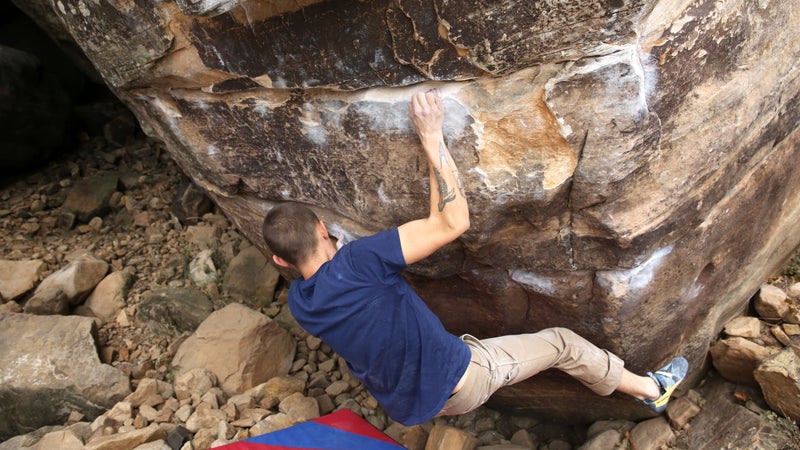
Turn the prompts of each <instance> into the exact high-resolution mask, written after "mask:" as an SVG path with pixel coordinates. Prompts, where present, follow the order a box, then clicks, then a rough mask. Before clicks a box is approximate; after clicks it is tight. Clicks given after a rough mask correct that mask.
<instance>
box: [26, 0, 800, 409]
mask: <svg viewBox="0 0 800 450" xmlns="http://www.w3.org/2000/svg"><path fill="white" fill-rule="evenodd" d="M16 3H18V4H19V6H20V7H21V8H22V9H23V10H25V11H26V12H28V13H29V14H30V15H32V16H34V17H39V18H40V19H39V21H40V22H41V23H43V24H45V26H46V27H47V29H48V30H50V31H51V33H52V34H53V35H54V36H55V37H57V38H58V39H59V41H60V42H64V41H65V40H66V37H68V36H71V37H72V38H73V39H74V40H75V41H77V42H78V44H79V47H80V48H82V49H84V50H85V52H86V55H87V57H88V58H89V59H90V60H91V61H92V63H93V64H94V66H95V67H97V70H98V71H99V73H101V74H102V76H103V78H104V80H105V81H106V83H107V84H108V85H109V86H110V87H111V88H112V89H113V90H114V92H115V94H117V95H118V96H119V97H120V98H122V99H123V100H124V101H125V102H126V103H127V104H128V106H130V107H131V109H132V110H133V111H134V113H135V114H136V116H137V118H139V119H140V120H141V121H142V122H143V125H144V126H145V128H146V129H148V130H150V132H151V134H153V135H154V136H157V137H159V138H160V139H162V140H163V141H164V142H165V145H166V148H167V149H168V151H169V152H170V153H171V154H172V155H173V157H174V159H175V160H176V161H177V162H178V165H179V166H180V167H181V168H182V169H183V170H184V171H185V172H186V173H187V175H188V176H189V177H190V178H191V179H192V181H193V182H195V183H197V184H198V186H201V187H202V188H203V190H204V191H206V192H207V193H208V195H209V196H210V197H211V198H212V199H213V200H214V201H215V203H216V204H217V205H218V206H219V208H220V210H222V211H223V212H225V214H226V215H227V216H229V217H231V218H232V220H233V222H234V223H235V224H236V225H237V227H238V228H239V229H240V231H241V233H242V234H243V235H245V237H246V238H247V239H249V240H250V241H251V242H253V243H255V244H256V245H261V246H262V250H266V249H264V248H263V244H261V239H260V225H261V222H262V219H263V216H264V213H265V212H266V211H267V210H268V209H269V207H270V205H271V204H273V203H274V202H279V201H287V200H294V201H300V202H304V203H307V204H310V205H313V206H314V207H316V208H317V210H318V211H319V213H320V215H321V217H322V218H323V219H324V220H326V221H327V223H329V224H330V228H331V230H332V231H335V229H338V230H340V231H343V232H346V233H347V234H348V235H349V236H352V237H356V236H361V235H366V234H371V233H373V232H375V231H377V230H380V229H385V228H389V227H392V226H396V225H397V224H400V223H403V222H405V221H407V220H410V219H414V218H418V217H421V216H423V215H424V214H425V213H426V211H427V207H428V186H427V181H426V180H427V171H428V169H427V167H426V164H425V162H424V160H423V159H422V156H421V154H420V151H419V144H418V140H417V138H416V136H415V133H414V131H413V129H412V127H411V124H410V122H409V121H408V119H407V115H406V106H407V101H408V97H409V95H410V93H411V91H413V90H417V89H419V90H423V89H428V88H429V87H430V86H433V84H429V83H427V82H429V81H436V82H437V83H436V84H435V86H438V87H440V88H441V90H442V92H443V94H444V97H445V101H444V106H445V108H446V111H447V118H446V121H445V137H446V141H447V143H448V146H449V147H450V148H451V150H452V152H453V156H454V159H455V161H456V163H457V164H458V165H459V168H460V172H461V173H462V175H463V181H464V187H465V190H466V192H467V194H468V196H469V199H470V202H471V211H472V218H471V223H472V229H471V230H470V231H469V232H468V233H467V234H465V235H464V236H463V237H462V238H461V239H459V240H458V241H457V242H455V243H453V244H452V245H449V246H448V247H447V248H444V249H442V250H441V251H440V252H437V254H436V255H434V257H433V258H430V259H428V260H427V261H424V262H422V263H420V264H415V265H414V267H411V268H410V269H409V274H408V276H409V278H410V279H411V280H412V283H413V284H414V286H415V287H416V288H417V289H418V290H419V291H420V292H421V294H422V295H421V296H422V297H423V298H424V299H425V300H426V301H427V302H428V303H429V304H430V305H431V307H432V309H433V310H434V311H436V312H438V313H441V314H442V316H443V320H444V322H445V325H446V326H447V327H448V329H450V330H451V331H453V332H454V333H456V334H460V333H464V332H470V333H472V334H475V335H481V336H491V335H497V334H506V333H519V332H528V331H535V330H538V329H541V328H544V327H545V326H548V325H551V324H553V323H563V324H569V325H570V327H571V328H573V329H575V330H576V331H577V332H579V334H582V335H584V336H585V337H587V338H588V339H589V340H591V341H594V342H597V343H599V344H601V345H602V346H604V347H608V348H609V349H610V350H612V351H614V352H615V353H617V354H618V355H620V356H622V357H623V359H625V360H626V363H627V365H628V366H629V367H634V368H638V369H643V370H649V369H650V368H652V367H654V366H656V364H657V363H658V362H660V361H663V360H664V359H665V358H666V357H667V356H669V355H673V354H676V353H681V354H685V355H686V356H687V358H688V359H689V360H690V367H692V368H693V369H692V373H690V379H693V378H695V377H697V375H698V373H699V370H701V369H700V368H701V367H702V365H703V364H702V362H703V361H704V358H705V356H706V354H707V348H708V346H709V345H710V343H711V342H713V341H714V340H715V339H716V338H717V336H718V333H719V331H720V330H721V328H722V326H723V319H727V318H729V317H732V316H733V315H734V314H735V313H736V312H737V311H741V310H742V308H743V307H744V306H745V305H746V303H747V301H748V300H749V299H750V297H751V296H752V295H753V294H754V293H755V292H756V291H757V290H758V287H759V285H760V284H761V283H762V281H763V280H764V279H766V278H767V275H768V274H772V273H775V272H776V269H777V268H778V266H779V265H780V264H782V262H783V261H784V260H785V259H786V257H788V256H789V255H790V253H791V252H792V251H793V250H794V249H795V248H796V247H797V245H798V243H800V220H798V217H799V216H800V198H798V196H797V195H796V192H797V187H798V186H800V173H798V171H796V170H794V167H793V166H794V165H793V164H792V162H793V161H796V160H797V159H798V154H799V153H800V133H798V123H800V108H797V107H796V105H797V102H798V98H800V87H799V86H800V76H798V73H797V71H796V67H795V62H796V61H797V60H798V58H799V57H800V48H798V46H796V45H794V44H795V43H796V42H797V40H798V36H800V30H798V27H795V26H792V22H791V18H793V17H797V16H798V15H799V14H800V11H798V8H800V5H798V4H797V2H796V1H795V0H772V1H769V2H767V1H759V2H749V3H746V4H741V5H740V4H737V5H736V7H731V4H730V3H729V2H719V1H713V0H698V1H697V2H682V3H680V4H679V5H678V4H676V2H670V1H667V0H648V1H632V2H597V1H593V0H579V1H575V2H562V3H558V4H551V3H547V2H520V1H516V0H503V1H498V2H481V3H476V2H469V1H467V0H450V1H447V2H436V4H431V3H426V2H409V1H402V2H390V1H370V2H362V1H356V0H346V1H342V2H319V3H313V4H305V3H303V4H299V3H294V2H288V3H286V2H284V3H281V4H280V5H277V3H280V2H271V3H270V2H268V3H269V6H266V5H262V4H261V3H259V5H258V6H257V7H256V6H254V3H253V2H244V3H242V2H238V3H237V2H228V1H225V2H210V3H208V2H206V3H203V2H194V3H192V2H185V1H180V2H177V6H176V3H175V2H128V3H126V4H125V5H126V6H125V7H124V8H119V7H118V6H119V5H117V4H116V3H113V2H111V3H109V2H79V3H80V6H82V7H77V6H75V7H69V5H67V6H65V7H64V8H60V7H59V6H58V5H59V3H58V2H52V1H45V0H31V1H17V2H16ZM256 3H258V2H256ZM198 15H201V16H202V17H200V18H198V17H199V16H198ZM308 30H313V32H308ZM176 43H177V44H176ZM73 46H74V45H73ZM776 48H779V49H781V51H775V49H776ZM253 55H260V57H259V58H253ZM402 86H413V87H411V88H409V89H396V88H397V87H402ZM393 88H395V89H393ZM230 149H235V151H231V150H230ZM698 149H702V151H698ZM774 205H780V206H781V207H780V208H775V206H774ZM765 230H767V231H766V232H765ZM742 261H746V262H747V264H741V262H742ZM487 299H489V300H487ZM454 311H455V312H454ZM445 313H446V314H445ZM537 378H538V379H537V380H536V382H530V383H521V384H518V385H515V386H514V387H513V389H504V390H502V391H501V392H498V393H497V394H496V395H495V396H494V397H493V402H497V403H498V404H502V405H503V406H505V407H516V408H519V409H520V410H525V411H528V412H531V411H538V412H540V413H543V414H546V415H548V416H549V417H550V418H556V417H568V418H572V419H578V418H579V417H578V416H581V417H580V418H581V419H583V420H586V419H590V418H592V417H594V418H597V417H598V416H599V417H607V416H608V415H609V414H611V415H613V416H614V417H644V416H647V414H649V413H648V412H647V410H646V408H641V407H640V406H639V405H635V404H633V402H629V401H627V402H623V401H620V399H619V398H617V397H610V398H603V399H599V400H596V399H592V398H591V397H590V396H591V394H590V393H588V392H586V390H585V389H583V387H582V386H579V385H577V384H575V383H571V382H569V381H568V380H566V381H565V379H564V378H561V377H559V376H557V375H553V374H549V373H548V374H542V376H541V377H537ZM542 378H544V379H546V381H542ZM555 395H557V396H558V399H554V396H555Z"/></svg>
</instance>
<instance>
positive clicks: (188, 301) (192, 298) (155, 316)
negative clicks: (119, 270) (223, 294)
mask: <svg viewBox="0 0 800 450" xmlns="http://www.w3.org/2000/svg"><path fill="white" fill-rule="evenodd" d="M213 310H214V303H213V302H212V301H211V299H210V298H208V296H207V295H206V294H204V293H202V292H200V291H198V290H196V289H189V288H162V289H157V290H154V291H152V292H150V293H149V294H146V295H144V296H143V297H142V300H141V302H140V303H139V305H138V307H137V309H136V321H137V322H139V323H140V324H142V325H143V326H144V328H146V329H147V330H149V331H150V332H151V333H153V334H155V335H159V336H172V337H174V336H178V335H180V334H181V333H184V332H192V331H194V330H196V329H197V327H198V326H200V324H201V323H202V322H203V320H205V319H206V318H207V317H208V316H209V314H211V312H212V311H213Z"/></svg>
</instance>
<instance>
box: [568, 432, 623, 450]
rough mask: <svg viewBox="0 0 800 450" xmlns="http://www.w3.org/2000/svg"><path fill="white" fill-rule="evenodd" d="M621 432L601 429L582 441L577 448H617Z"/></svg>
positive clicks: (588, 449)
mask: <svg viewBox="0 0 800 450" xmlns="http://www.w3.org/2000/svg"><path fill="white" fill-rule="evenodd" d="M622 436H623V435H622V433H620V432H619V431H617V430H605V431H602V432H600V433H598V434H596V435H594V436H592V437H591V438H589V439H588V440H587V441H586V442H584V443H583V444H582V445H581V446H580V447H578V450H605V449H612V448H617V447H618V446H619V443H620V441H621V440H622Z"/></svg>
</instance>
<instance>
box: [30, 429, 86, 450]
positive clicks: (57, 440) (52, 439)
mask: <svg viewBox="0 0 800 450" xmlns="http://www.w3.org/2000/svg"><path fill="white" fill-rule="evenodd" d="M49 449H58V450H83V440H82V439H81V438H80V437H79V436H76V435H75V433H73V432H71V431H69V430H59V431H51V432H50V433H47V434H45V435H44V436H42V438H41V439H40V440H39V442H37V443H36V445H35V446H34V447H33V450H49Z"/></svg>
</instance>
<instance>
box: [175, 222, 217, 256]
mask: <svg viewBox="0 0 800 450" xmlns="http://www.w3.org/2000/svg"><path fill="white" fill-rule="evenodd" d="M219 235H220V230H219V228H216V227H209V226H202V225H191V226H189V227H187V228H186V233H184V238H185V239H186V242H190V243H192V244H195V245H197V248H199V249H201V250H205V249H214V248H217V247H218V246H219Z"/></svg>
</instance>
